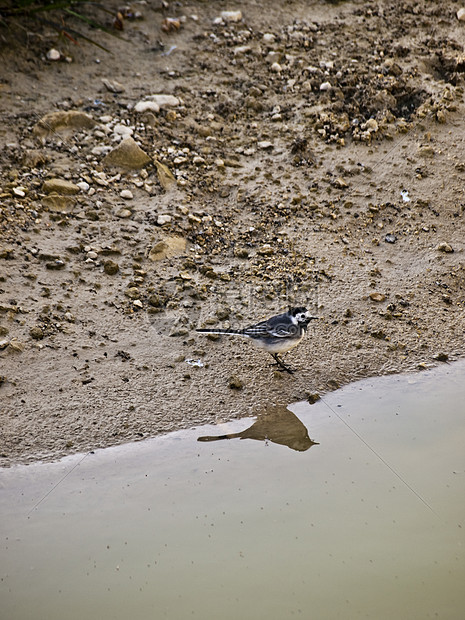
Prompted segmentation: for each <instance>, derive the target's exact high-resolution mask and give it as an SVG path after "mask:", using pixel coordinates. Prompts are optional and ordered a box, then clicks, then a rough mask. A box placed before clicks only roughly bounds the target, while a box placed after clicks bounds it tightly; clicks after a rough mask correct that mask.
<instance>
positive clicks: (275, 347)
mask: <svg viewBox="0 0 465 620" xmlns="http://www.w3.org/2000/svg"><path fill="white" fill-rule="evenodd" d="M302 338H303V334H302V336H301V337H300V338H296V339H295V340H291V341H289V340H287V339H286V338H283V341H284V342H281V340H278V341H275V342H266V341H265V340H259V339H258V338H257V340H255V339H253V343H254V345H255V346H256V347H258V348H259V349H263V350H264V351H267V352H268V353H286V352H287V351H290V350H291V349H293V348H294V347H296V346H297V345H298V344H299V342H300V341H301V340H302Z"/></svg>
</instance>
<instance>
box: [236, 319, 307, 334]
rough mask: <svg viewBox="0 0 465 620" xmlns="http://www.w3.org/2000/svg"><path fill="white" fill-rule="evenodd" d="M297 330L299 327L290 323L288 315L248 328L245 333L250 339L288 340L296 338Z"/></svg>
mask: <svg viewBox="0 0 465 620" xmlns="http://www.w3.org/2000/svg"><path fill="white" fill-rule="evenodd" d="M297 329H298V328H297V326H295V325H292V324H290V323H289V319H288V318H287V317H286V315H279V316H275V317H273V318H271V319H269V320H268V321H262V322H261V323H257V324H256V325H251V326H250V327H246V328H245V329H244V330H243V333H244V335H246V336H249V337H250V338H287V337H289V336H294V335H295V334H296V332H297Z"/></svg>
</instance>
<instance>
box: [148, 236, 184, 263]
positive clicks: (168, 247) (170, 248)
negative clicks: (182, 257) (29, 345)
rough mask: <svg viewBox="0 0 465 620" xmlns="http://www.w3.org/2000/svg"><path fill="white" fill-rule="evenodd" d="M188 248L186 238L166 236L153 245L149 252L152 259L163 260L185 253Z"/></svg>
mask: <svg viewBox="0 0 465 620" xmlns="http://www.w3.org/2000/svg"><path fill="white" fill-rule="evenodd" d="M185 250H186V240H185V239H183V238H182V237H165V239H163V240H162V241H159V242H158V243H157V244H155V245H154V246H153V248H152V249H151V250H150V252H149V259H150V260H151V261H158V260H163V259H164V258H171V257H172V256H178V255H179V254H183V253H184V252H185Z"/></svg>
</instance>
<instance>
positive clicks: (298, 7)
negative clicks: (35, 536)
mask: <svg viewBox="0 0 465 620" xmlns="http://www.w3.org/2000/svg"><path fill="white" fill-rule="evenodd" d="M161 4H162V3H160V2H147V3H146V4H134V5H133V8H134V12H135V11H139V12H140V13H141V15H140V16H138V18H137V19H126V20H125V27H124V30H123V32H122V37H123V39H122V40H118V39H114V38H112V37H109V36H107V35H99V40H101V42H103V43H104V44H105V45H106V46H107V47H108V48H109V49H110V50H111V52H112V53H111V54H109V53H105V52H103V51H101V50H100V49H98V48H96V47H93V46H91V45H88V44H84V45H81V46H80V47H76V46H74V45H73V44H72V43H71V42H69V41H67V40H66V39H63V40H57V39H56V35H55V34H53V33H48V32H41V33H40V36H37V35H31V34H29V35H28V36H27V37H26V35H24V33H23V35H22V36H20V35H19V34H18V32H8V31H2V32H1V33H0V35H1V36H2V37H3V40H2V48H1V63H2V69H1V76H2V77H1V83H0V95H1V101H2V112H1V115H2V126H1V129H0V144H1V146H2V148H1V154H0V165H1V209H0V234H1V243H0V341H1V342H0V367H1V371H0V374H1V376H2V379H1V381H2V382H1V385H0V402H1V413H0V453H1V459H0V463H1V464H3V465H5V466H8V465H10V464H12V463H17V462H32V461H37V460H39V459H54V458H57V457H59V456H61V455H64V454H69V453H72V452H76V451H86V450H91V449H94V448H97V447H103V446H108V445H112V444H116V443H121V442H126V441H132V440H139V439H141V438H144V437H149V436H153V435H156V434H157V433H163V432H166V431H170V430H174V429H178V428H181V427H188V426H192V425H196V424H202V423H205V422H209V423H211V422H215V421H221V420H226V419H230V418H232V417H240V416H245V415H249V414H251V413H253V412H254V411H258V410H259V409H260V408H261V407H264V406H265V405H266V404H268V403H288V402H291V401H295V400H299V399H304V398H307V397H308V396H309V395H313V394H315V393H324V392H325V391H327V390H332V389H335V388H336V387H337V386H339V385H342V384H344V383H347V382H349V381H353V380H355V379H359V378H362V377H366V376H371V375H377V374H385V373H392V372H398V371H405V370H409V371H410V370H416V369H418V368H424V367H428V366H430V365H434V364H439V363H444V361H451V360H453V359H456V358H458V357H460V356H463V354H464V353H465V342H464V327H465V319H464V306H465V255H464V247H465V224H464V217H465V215H464V211H465V196H464V181H465V126H464V123H463V115H464V104H463V85H464V79H463V76H464V70H465V60H464V58H465V56H464V43H465V22H463V21H459V20H458V19H457V10H458V9H459V8H460V6H461V5H460V3H457V2H452V1H444V2H441V1H438V2H435V3H430V2H410V1H405V2H395V1H392V2H388V1H377V2H366V1H363V2H340V3H330V2H323V1H314V2H307V1H303V0H300V1H299V0H296V1H287V2H279V3H277V2H273V1H271V0H270V1H268V2H266V1H265V2H253V1H248V2H245V1H244V2H240V1H235V2H223V1H217V2H201V1H198V2H195V1H192V2H177V3H169V4H170V5H171V6H169V8H167V9H164V10H162V9H161V8H160V7H161ZM115 6H116V5H115ZM223 11H230V13H229V14H225V15H224V16H223V17H222V18H221V14H222V12H223ZM238 11H240V12H241V15H239V14H238V13H237V12H238ZM231 12H232V13H231ZM167 17H169V18H173V19H175V20H177V21H175V25H174V26H173V25H172V24H173V23H172V22H166V21H164V20H166V18H167ZM235 20H237V21H235ZM164 24H165V30H166V29H167V30H169V32H165V30H163V28H162V27H163V25H164ZM167 24H168V27H167V28H166V25H167ZM170 24H171V26H170ZM94 36H95V33H94ZM100 37H101V38H100ZM52 48H53V49H56V50H57V51H58V52H59V54H60V60H55V61H53V60H48V59H47V53H48V52H49V51H50V50H51V49H52ZM49 55H50V54H49ZM52 56H53V55H52ZM152 95H168V97H165V98H164V99H160V98H158V99H157V98H156V97H151V96H152ZM137 104H139V105H137ZM157 108H158V109H157ZM46 115H51V116H46ZM44 117H45V120H42V121H41V119H44ZM124 139H126V142H125V144H126V145H128V144H130V145H132V147H133V148H134V149H135V145H134V143H133V142H132V141H131V139H132V140H134V141H135V143H136V144H137V145H138V146H139V147H140V149H141V150H142V151H143V152H142V153H141V151H138V150H137V149H135V151H134V150H132V151H131V152H130V153H129V155H128V154H127V153H126V152H124V153H123V154H121V152H120V151H121V148H119V149H118V148H117V147H118V145H120V144H121V140H124ZM115 149H116V151H115ZM115 153H116V155H115ZM127 157H129V159H127ZM144 158H145V159H144ZM123 164H124V165H123ZM127 165H131V166H133V168H127V167H126V166H127ZM289 303H291V304H298V305H307V307H308V308H309V309H311V311H312V312H315V313H317V314H318V315H319V317H320V320H319V321H315V322H313V323H312V324H311V329H310V332H309V334H308V336H307V338H306V340H305V341H304V342H303V343H302V344H301V345H300V346H299V347H298V348H297V349H295V350H294V351H293V352H292V353H290V354H289V356H288V358H287V361H288V362H289V363H290V364H291V365H292V366H294V367H295V368H297V369H298V371H297V372H296V374H295V375H293V376H289V375H286V374H282V373H278V372H276V371H275V370H274V369H273V368H271V367H270V366H269V362H270V361H271V359H268V358H267V356H266V355H265V354H264V353H262V352H260V351H256V350H255V349H253V347H252V345H251V344H250V343H249V342H243V341H237V340H235V339H232V338H228V337H222V338H221V339H219V340H211V339H209V338H207V337H205V336H202V335H200V334H196V332H195V328H196V327H198V326H200V325H203V326H205V325H216V326H227V325H232V326H239V325H243V324H247V323H250V322H252V321H255V320H258V319H263V318H266V317H267V316H269V315H271V314H274V313H276V312H278V311H281V310H282V309H283V308H284V309H285V308H286V306H287V305H288V304H289ZM233 386H235V387H233Z"/></svg>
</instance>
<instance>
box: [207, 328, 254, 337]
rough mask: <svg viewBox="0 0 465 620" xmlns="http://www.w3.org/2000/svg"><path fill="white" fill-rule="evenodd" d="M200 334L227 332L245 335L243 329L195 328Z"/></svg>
mask: <svg viewBox="0 0 465 620" xmlns="http://www.w3.org/2000/svg"><path fill="white" fill-rule="evenodd" d="M195 331H196V332H199V333H201V334H227V335H229V336H247V335H248V334H246V333H244V330H243V329H196V330H195Z"/></svg>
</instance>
